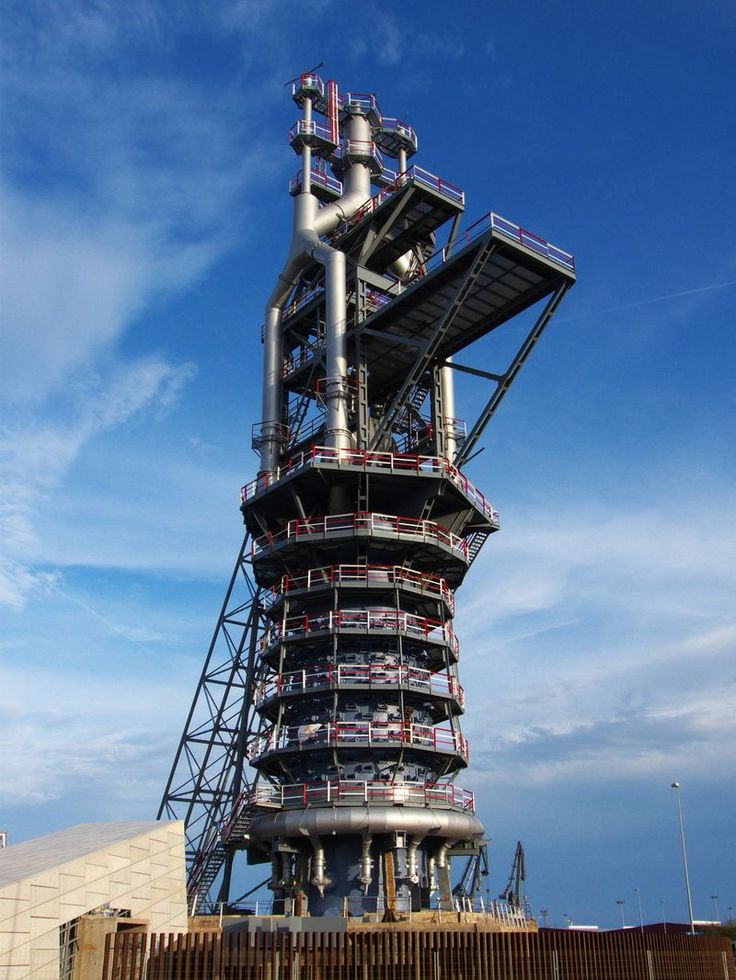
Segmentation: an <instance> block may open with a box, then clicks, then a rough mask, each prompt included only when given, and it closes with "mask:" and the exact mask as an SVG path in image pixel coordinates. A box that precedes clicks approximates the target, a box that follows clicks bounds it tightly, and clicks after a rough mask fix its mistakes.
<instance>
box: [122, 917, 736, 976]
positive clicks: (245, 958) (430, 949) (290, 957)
mask: <svg viewBox="0 0 736 980" xmlns="http://www.w3.org/2000/svg"><path fill="white" fill-rule="evenodd" d="M103 980H736V968H735V967H734V960H733V954H732V951H731V946H730V942H729V941H728V940H727V939H724V938H722V937H719V936H695V937H691V936H686V935H663V934H657V933H647V932H643V933H641V932H638V931H636V932H635V931H634V930H631V931H630V932H623V933H622V932H610V933H606V932H603V933H594V932H590V933H584V932H567V931H559V932H558V931H542V932H539V933H522V932H506V933H503V932H483V931H481V930H477V929H465V930H463V929H453V930H450V929H421V930H420V929H411V930H410V929H397V930H396V931H389V930H386V929H366V930H362V929H358V930H355V931H350V932H347V933H312V934H310V933H297V934H289V933H288V931H286V930H284V931H283V932H280V933H257V934H252V933H251V934H249V933H246V932H240V931H229V932H225V933H222V934H221V933H214V932H213V933H207V932H200V933H196V932H195V933H192V934H185V935H174V934H169V935H166V934H159V935H151V936H146V935H144V934H130V933H127V934H126V933H120V934H117V935H112V936H108V944H107V947H106V951H105V960H104V971H103Z"/></svg>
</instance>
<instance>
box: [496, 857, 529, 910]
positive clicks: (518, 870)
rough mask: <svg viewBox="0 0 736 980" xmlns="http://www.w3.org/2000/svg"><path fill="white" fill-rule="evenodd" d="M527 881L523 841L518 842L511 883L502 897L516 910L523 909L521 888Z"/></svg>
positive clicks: (510, 876) (510, 877)
mask: <svg viewBox="0 0 736 980" xmlns="http://www.w3.org/2000/svg"><path fill="white" fill-rule="evenodd" d="M525 881H526V860H525V857H524V847H523V845H522V843H521V841H517V844H516V852H515V853H514V863H513V864H512V866H511V874H510V875H509V883H508V885H506V887H505V888H504V890H503V891H502V892H501V895H500V897H501V898H502V899H504V901H506V902H508V903H509V905H511V906H513V907H514V908H517V909H518V908H521V904H522V895H521V886H522V883H523V882H525Z"/></svg>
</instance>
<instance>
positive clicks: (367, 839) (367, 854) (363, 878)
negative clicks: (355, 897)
mask: <svg viewBox="0 0 736 980" xmlns="http://www.w3.org/2000/svg"><path fill="white" fill-rule="evenodd" d="M372 843H373V838H372V837H371V835H370V834H363V847H362V849H361V854H360V883H361V885H362V886H363V891H364V892H365V893H366V894H368V889H369V888H370V884H371V881H372V880H373V859H372V858H371V844H372Z"/></svg>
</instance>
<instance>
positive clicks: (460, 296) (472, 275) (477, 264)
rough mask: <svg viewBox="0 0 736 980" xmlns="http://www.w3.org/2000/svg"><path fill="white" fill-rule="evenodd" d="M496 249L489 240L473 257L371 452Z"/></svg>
mask: <svg viewBox="0 0 736 980" xmlns="http://www.w3.org/2000/svg"><path fill="white" fill-rule="evenodd" d="M495 250H496V242H495V241H494V240H493V239H492V238H489V239H488V241H487V242H486V243H485V245H484V246H483V247H482V248H481V249H480V251H479V252H478V255H477V256H476V257H475V260H474V261H473V263H472V265H471V266H470V268H469V269H468V271H467V272H466V274H465V276H464V277H463V279H462V282H461V283H460V284H459V285H458V287H457V289H456V290H455V295H454V296H453V298H452V299H451V300H450V302H449V303H448V304H447V307H446V308H445V312H444V313H443V314H442V316H441V317H440V319H439V320H438V321H437V325H436V326H435V328H434V330H433V331H432V333H431V334H430V336H429V338H428V339H427V341H426V343H425V345H424V349H423V350H422V351H421V352H420V354H419V356H418V357H417V359H416V360H415V362H414V364H413V366H412V367H411V369H410V371H409V373H408V374H407V376H406V379H405V381H404V383H403V384H402V385H401V388H399V390H398V392H397V393H396V395H395V396H394V398H393V401H392V402H391V404H390V406H389V407H388V409H387V410H386V412H385V414H384V416H383V418H382V419H381V422H380V424H379V425H378V426H377V428H376V432H375V433H374V436H373V439H372V440H371V445H370V448H371V449H375V448H376V446H377V445H378V444H379V443H380V441H381V439H382V438H383V437H384V436H385V435H387V434H388V433H389V432H390V431H391V428H392V427H393V424H394V422H395V421H396V418H397V417H398V415H399V412H400V411H401V409H402V408H403V407H404V405H405V403H406V400H407V397H408V396H409V395H410V394H411V392H412V390H413V389H414V388H415V387H416V386H417V385H418V384H419V382H420V381H421V379H422V376H423V375H424V374H425V372H426V371H427V370H428V369H429V368H430V367H431V366H432V364H433V362H434V361H435V360H436V357H437V351H438V349H439V346H440V344H441V343H442V341H443V340H444V338H445V337H446V335H447V332H448V331H449V329H450V328H451V327H452V325H453V323H454V322H455V319H456V318H457V315H458V313H459V312H460V310H461V309H462V307H463V303H464V302H465V300H466V299H467V298H468V296H469V294H470V292H471V290H472V288H473V286H474V285H475V283H476V281H477V279H478V276H479V275H480V274H481V272H482V271H483V269H484V268H485V267H486V264H487V263H488V261H489V259H490V258H491V256H492V255H493V253H494V251H495Z"/></svg>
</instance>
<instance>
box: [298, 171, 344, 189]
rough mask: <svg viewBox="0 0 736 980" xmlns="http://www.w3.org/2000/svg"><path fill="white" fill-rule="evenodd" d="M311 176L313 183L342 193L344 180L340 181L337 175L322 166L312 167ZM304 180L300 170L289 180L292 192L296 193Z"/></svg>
mask: <svg viewBox="0 0 736 980" xmlns="http://www.w3.org/2000/svg"><path fill="white" fill-rule="evenodd" d="M309 178H310V180H311V182H312V183H313V184H319V186H320V187H324V188H326V189H327V190H328V191H332V193H333V194H342V181H339V180H338V179H337V177H333V176H332V174H328V173H327V171H326V170H323V169H322V167H319V166H317V167H312V168H311V170H310V171H309ZM302 180H303V174H302V172H301V170H298V171H297V172H296V173H295V174H294V176H293V177H292V178H291V180H290V181H289V193H290V194H295V193H296V192H297V191H298V190H300V189H301V187H302Z"/></svg>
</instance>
